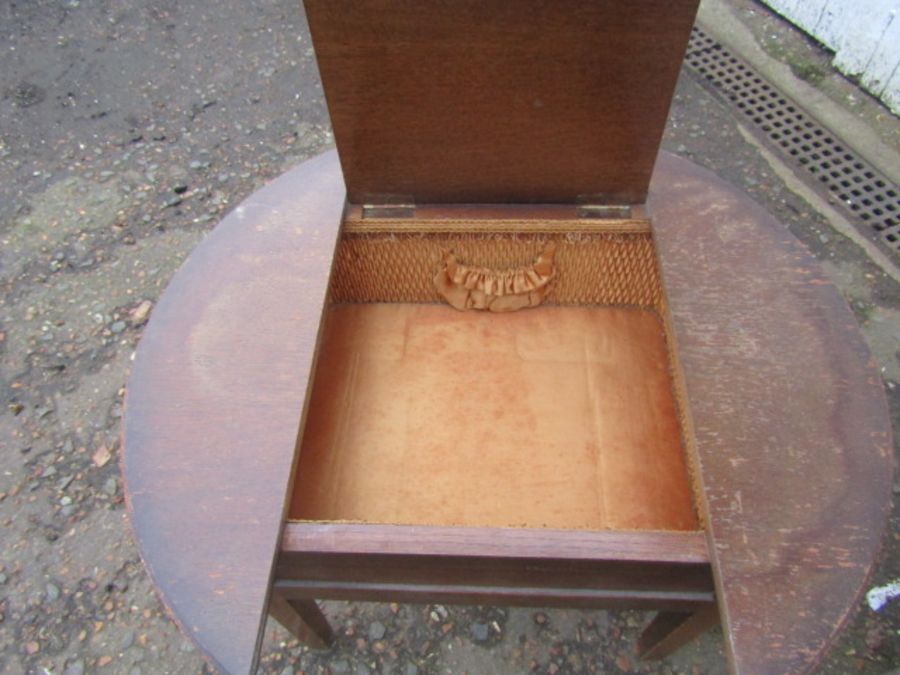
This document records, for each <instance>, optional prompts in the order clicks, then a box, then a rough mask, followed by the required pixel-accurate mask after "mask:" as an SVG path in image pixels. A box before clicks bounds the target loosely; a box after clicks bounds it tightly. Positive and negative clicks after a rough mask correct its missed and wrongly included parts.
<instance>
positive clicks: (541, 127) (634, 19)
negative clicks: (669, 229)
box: [304, 0, 698, 204]
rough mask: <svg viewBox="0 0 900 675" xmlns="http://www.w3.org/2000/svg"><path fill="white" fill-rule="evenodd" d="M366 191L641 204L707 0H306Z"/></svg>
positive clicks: (347, 160)
mask: <svg viewBox="0 0 900 675" xmlns="http://www.w3.org/2000/svg"><path fill="white" fill-rule="evenodd" d="M304 4H305V6H306V13H307V17H308V19H309V27H310V32H311V34H312V38H313V43H314V45H315V49H316V58H317V60H318V63H319V71H320V73H321V75H322V83H323V86H324V89H325V96H326V98H327V100H328V109H329V111H330V114H331V121H332V125H333V126H334V134H335V140H336V142H337V146H338V151H339V152H340V156H341V162H342V164H343V167H344V176H345V178H346V181H347V189H348V193H349V196H350V201H351V202H354V203H362V202H372V201H391V200H392V199H393V200H397V199H399V200H401V201H403V200H404V199H408V198H410V197H411V198H412V199H413V200H414V201H415V202H416V203H429V202H443V203H446V202H562V203H565V202H568V203H574V202H576V201H582V202H585V201H587V202H592V203H615V204H629V203H636V204H638V203H642V202H643V201H644V198H645V195H646V191H647V184H648V182H649V179H650V173H651V171H652V169H653V162H654V160H655V159H656V153H657V149H658V147H659V141H660V138H661V137H662V132H663V127H664V126H665V121H666V115H667V114H668V110H669V102H670V100H671V97H672V92H673V91H674V88H675V81H676V79H677V77H678V69H679V65H680V63H681V59H682V57H683V55H684V50H685V46H686V44H687V40H688V35H689V33H690V30H691V25H692V24H693V20H694V14H695V13H696V10H697V5H698V2H697V0H642V1H641V2H633V1H632V0H604V2H596V1H595V0H565V1H561V0H492V1H491V2H484V0H454V1H453V2H448V1H447V0H305V2H304Z"/></svg>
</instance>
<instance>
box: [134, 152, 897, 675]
mask: <svg viewBox="0 0 900 675" xmlns="http://www.w3.org/2000/svg"><path fill="white" fill-rule="evenodd" d="M344 194H345V192H344V185H343V180H342V176H341V171H340V166H339V163H338V160H337V156H336V154H335V153H334V152H330V153H326V154H324V155H321V156H319V157H317V158H315V159H313V160H310V161H308V162H305V163H304V164H302V165H300V166H298V167H297V168H295V169H293V170H291V171H289V172H287V173H285V174H284V175H283V176H281V177H280V178H278V179H277V180H275V181H274V182H272V183H271V184H270V185H268V186H266V187H264V188H263V189H261V190H260V191H258V192H256V193H255V194H254V195H252V196H251V197H250V198H248V199H247V200H246V201H245V202H243V203H242V204H241V205H240V206H238V207H237V208H236V209H235V210H234V211H233V212H232V213H231V214H230V215H229V216H228V217H227V218H225V219H224V220H223V221H222V223H221V224H220V225H219V226H218V227H216V229H215V230H214V231H213V232H212V233H211V234H210V235H209V236H208V237H207V238H206V239H205V240H204V241H203V243H202V244H201V245H200V246H199V247H198V248H197V249H196V250H195V251H194V252H193V254H192V255H191V256H190V258H189V259H188V261H187V262H186V263H185V265H184V266H183V267H182V269H181V270H180V271H179V273H178V274H177V275H176V277H175V278H174V280H173V281H172V283H171V284H170V286H169V287H168V289H167V290H166V292H165V293H164V295H163V297H162V299H161V300H160V302H159V303H158V305H157V307H156V309H155V311H154V314H153V317H152V320H151V321H150V324H149V325H148V327H147V330H146V331H145V333H144V336H143V339H142V340H141V344H140V347H139V350H138V354H137V359H136V362H135V365H134V369H133V372H132V375H131V379H130V382H129V386H128V394H127V399H126V405H127V407H126V415H125V423H124V432H123V433H124V458H123V469H124V475H125V483H126V495H127V499H128V504H129V510H130V515H131V521H132V524H133V529H134V534H135V538H136V539H137V542H138V544H139V547H140V549H141V552H142V555H143V558H144V562H145V564H146V566H147V568H148V570H149V571H150V574H151V576H152V578H153V580H154V583H155V585H156V587H157V588H158V589H159V591H160V593H161V595H162V598H163V600H164V602H165V604H166V606H167V607H168V608H169V610H170V611H171V613H172V614H173V616H174V617H175V619H176V620H177V621H178V622H179V624H180V625H181V627H182V629H183V630H184V632H185V633H186V634H188V635H190V636H191V637H192V638H193V639H194V640H195V641H196V643H197V644H198V645H199V647H200V648H201V650H202V651H203V652H204V654H205V655H206V656H207V657H208V658H209V659H210V660H211V661H212V662H213V663H214V664H215V665H216V666H217V667H219V668H220V669H221V670H223V671H226V672H232V673H239V672H250V671H251V670H252V669H253V668H254V666H255V662H256V656H257V652H258V649H259V643H260V640H261V637H262V634H263V627H264V622H265V618H266V605H267V601H268V594H269V588H270V585H271V580H272V570H273V563H274V560H275V557H276V555H277V551H278V547H279V538H280V536H281V529H282V524H283V519H284V513H285V508H286V500H287V497H288V489H289V486H290V481H291V475H292V473H293V469H294V463H295V459H296V457H295V455H296V444H297V436H298V432H299V430H300V429H301V427H302V424H303V417H304V410H305V401H306V396H307V391H306V390H307V383H308V381H309V379H310V376H311V374H312V371H313V367H314V362H315V354H316V344H317V339H318V334H319V326H320V320H321V317H322V312H323V309H324V306H325V302H326V297H327V285H328V280H329V275H330V270H331V262H332V257H333V254H334V249H335V245H336V242H337V238H338V235H339V229H340V224H341V218H342V214H343V209H344ZM649 206H650V209H651V216H652V220H653V232H654V237H655V241H656V245H657V248H658V252H659V257H660V265H661V269H662V275H663V279H664V283H665V287H666V291H667V294H668V300H669V305H670V311H671V318H672V328H673V330H674V336H675V337H674V340H673V342H674V343H675V348H676V350H677V354H678V358H679V360H680V363H681V366H682V370H683V372H684V381H683V383H681V384H682V385H683V387H684V390H685V392H686V396H687V400H688V401H689V408H690V410H689V413H690V414H689V416H688V417H689V419H688V420H687V422H688V424H687V427H688V428H687V429H686V430H685V435H686V436H687V438H688V445H689V446H690V447H689V448H688V451H689V452H691V453H694V456H695V459H696V463H697V466H698V468H699V474H700V475H699V476H698V478H699V482H700V484H701V486H702V491H703V495H702V503H701V504H699V508H700V509H701V511H702V512H704V513H705V516H706V521H707V531H708V541H709V547H710V556H711V560H712V564H713V570H714V576H715V581H716V591H717V597H718V601H719V609H720V613H721V617H722V623H723V633H724V635H725V640H726V645H727V651H728V653H729V658H730V659H731V665H732V668H733V670H735V671H737V672H742V673H752V672H766V673H768V672H779V673H782V672H802V671H806V670H809V669H811V668H813V667H814V666H815V664H816V663H817V662H818V660H819V659H820V658H821V656H822V655H823V654H824V653H825V652H826V651H827V649H828V647H829V646H830V644H831V642H832V641H833V639H834V637H835V636H836V635H837V633H838V632H839V631H840V629H841V627H842V626H843V625H844V623H845V622H846V620H847V618H848V616H849V615H850V614H851V612H853V610H854V609H855V608H856V606H857V604H858V601H859V598H860V596H861V593H862V591H863V590H864V585H865V582H866V579H867V576H868V574H869V572H870V569H871V567H872V565H873V563H874V559H875V556H876V554H877V551H878V548H879V543H880V539H881V535H882V533H883V530H884V525H885V522H886V518H887V511H888V507H889V504H890V498H891V476H892V468H893V466H892V462H893V459H892V453H891V450H890V448H891V438H890V436H891V431H890V423H889V417H888V413H887V406H886V402H885V398H884V392H883V389H882V385H881V379H880V375H879V372H878V369H877V368H876V366H875V364H874V363H873V361H872V359H871V356H870V355H869V352H868V350H867V348H866V346H865V344H864V342H863V340H862V336H861V335H860V332H859V329H858V327H857V325H856V322H855V319H854V317H853V314H852V313H851V312H850V310H849V308H848V307H847V306H846V304H845V303H844V301H843V300H842V298H841V297H840V295H839V294H838V292H837V290H836V289H835V288H834V287H833V286H832V285H831V284H830V283H829V282H828V281H827V279H826V278H825V277H824V275H823V274H822V272H821V270H820V269H819V266H818V264H817V263H816V262H815V260H814V259H813V258H812V256H811V255H810V254H809V253H808V252H807V251H806V249H805V248H804V247H803V246H802V245H801V244H800V243H799V242H797V240H796V239H794V237H793V236H792V235H791V234H790V233H789V232H788V231H787V230H786V228H784V227H783V226H782V225H780V224H779V223H777V222H776V221H775V220H774V219H772V218H771V216H769V215H768V214H767V213H766V212H765V211H764V210H763V209H761V208H759V207H758V206H756V205H755V204H753V203H752V202H751V201H750V200H749V199H748V198H747V197H746V196H744V195H742V194H740V193H738V192H737V191H735V190H734V189H733V188H731V187H730V186H728V185H727V184H725V183H724V182H722V181H721V180H719V179H718V178H716V177H715V176H713V175H712V174H710V173H709V172H707V171H705V170H702V169H700V168H699V167H696V166H695V165H693V164H691V163H689V162H687V161H685V160H682V159H677V158H675V157H673V156H670V155H666V154H663V155H661V156H660V159H659V161H658V163H657V167H656V171H655V173H654V178H653V182H652V184H651V192H650V199H649Z"/></svg>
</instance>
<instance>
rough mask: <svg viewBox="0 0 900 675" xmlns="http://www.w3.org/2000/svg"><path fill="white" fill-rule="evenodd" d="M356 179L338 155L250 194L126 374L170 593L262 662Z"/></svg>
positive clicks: (132, 443)
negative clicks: (312, 379)
mask: <svg viewBox="0 0 900 675" xmlns="http://www.w3.org/2000/svg"><path fill="white" fill-rule="evenodd" d="M343 208H344V190H343V184H342V182H341V175H340V169H339V166H338V162H337V158H336V156H335V154H334V153H333V152H332V153H328V154H326V155H323V156H320V157H318V158H316V159H315V160H313V161H310V162H307V163H305V164H303V165H301V166H299V167H298V168H296V169H294V170H293V171H291V172H288V173H287V174H285V175H284V176H282V177H281V178H279V179H278V180H277V181H275V182H274V183H272V184H270V185H269V186H267V187H265V188H263V189H262V190H260V191H259V192H257V193H255V194H254V195H253V196H251V197H250V198H249V199H248V200H246V201H245V202H243V203H242V204H241V205H240V206H238V207H237V208H236V209H235V210H234V211H233V212H232V213H231V214H230V215H229V216H228V217H227V218H226V219H225V220H224V221H223V222H222V223H221V224H220V225H219V226H218V227H217V228H216V229H215V230H214V231H213V232H212V233H211V234H210V235H209V236H208V237H207V238H206V240H205V241H204V242H203V243H202V244H201V246H199V247H198V248H197V250H196V251H194V253H193V254H192V255H191V257H190V258H189V259H188V261H187V263H186V264H185V265H184V267H183V268H182V269H181V270H180V271H179V273H178V274H177V275H176V277H175V279H174V280H173V281H172V283H171V285H170V286H169V287H168V289H167V290H166V292H165V294H164V296H163V298H162V299H161V300H160V302H159V304H158V306H157V307H156V309H155V310H154V313H153V320H152V321H151V322H150V324H149V326H148V327H147V330H146V332H145V334H144V336H143V338H142V340H141V344H140V348H139V350H138V355H137V359H136V361H135V365H134V370H133V372H132V375H131V379H130V382H129V386H128V394H127V401H126V405H127V409H126V416H125V427H124V446H125V453H124V459H123V468H124V474H125V480H126V493H127V496H128V500H129V508H130V513H131V522H132V524H133V529H134V535H135V537H136V539H137V542H138V545H139V547H140V549H141V553H142V555H143V557H144V562H145V563H146V565H147V568H148V569H149V571H150V573H151V575H152V577H153V580H154V582H155V584H156V587H157V588H158V589H159V591H160V593H161V594H162V597H163V600H164V602H165V604H166V605H167V606H168V608H169V609H170V610H171V611H172V613H173V614H174V616H175V618H176V619H177V620H178V622H179V623H180V625H181V626H182V628H183V630H184V632H185V633H186V634H187V635H189V636H190V637H192V638H193V639H194V640H195V641H196V642H197V644H198V645H199V646H200V648H201V649H202V650H203V652H204V653H205V654H206V655H207V656H208V657H209V658H210V659H212V660H213V662H214V663H215V664H216V665H217V666H218V667H219V668H221V669H222V670H224V671H226V672H229V673H247V672H250V671H251V670H252V669H253V664H254V662H255V655H256V651H257V647H258V641H259V639H260V636H261V634H262V626H263V623H264V621H265V618H266V600H267V597H268V593H269V587H270V583H271V575H272V566H273V562H274V559H275V553H276V551H277V549H278V544H279V538H280V534H281V526H282V522H283V512H284V505H285V495H287V494H288V488H289V483H290V479H291V476H292V475H293V470H292V467H293V462H294V454H295V453H294V446H295V442H296V439H297V433H298V429H299V426H300V421H301V415H302V412H303V406H304V398H305V395H306V384H307V379H308V378H309V376H310V374H311V368H312V364H313V360H314V354H315V349H316V342H317V336H318V332H319V322H320V319H321V316H322V309H323V304H324V302H325V297H326V287H327V285H328V279H329V274H330V270H331V262H332V257H333V253H334V249H335V244H336V240H337V233H338V228H339V226H340V223H341V214H342V211H343Z"/></svg>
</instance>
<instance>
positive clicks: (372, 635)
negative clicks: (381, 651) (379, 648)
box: [369, 621, 386, 640]
mask: <svg viewBox="0 0 900 675" xmlns="http://www.w3.org/2000/svg"><path fill="white" fill-rule="evenodd" d="M385 630H386V629H385V627H384V624H383V623H381V622H380V621H373V622H372V623H370V624H369V639H370V640H380V639H381V638H383V637H384V633H385Z"/></svg>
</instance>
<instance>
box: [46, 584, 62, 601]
mask: <svg viewBox="0 0 900 675" xmlns="http://www.w3.org/2000/svg"><path fill="white" fill-rule="evenodd" d="M47 599H48V600H49V601H50V602H53V601H54V600H58V599H59V588H58V587H57V586H56V585H55V584H47Z"/></svg>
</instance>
